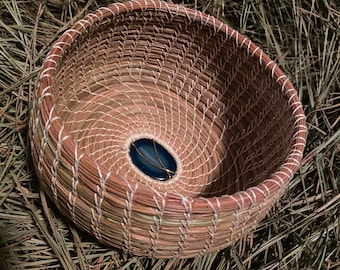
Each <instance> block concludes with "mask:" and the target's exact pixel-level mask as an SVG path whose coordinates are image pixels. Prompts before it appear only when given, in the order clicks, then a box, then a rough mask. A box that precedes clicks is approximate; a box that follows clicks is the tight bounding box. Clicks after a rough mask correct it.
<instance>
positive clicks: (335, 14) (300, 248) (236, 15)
mask: <svg viewBox="0 0 340 270" xmlns="http://www.w3.org/2000/svg"><path fill="white" fill-rule="evenodd" d="M108 4H109V1H100V0H97V1H96V0H92V1H85V0H68V1H63V0H45V1H40V0H39V1H38V0H35V1H26V0H21V1H20V0H17V1H15V0H0V269H140V270H143V269H154V270H156V269H340V129H339V127H340V116H339V115H340V113H339V112H340V4H339V2H338V1H337V0H328V1H326V0H320V1H309V0H308V1H307V0H295V1H288V0H284V1H270V0H262V1H261V0H257V1H250V0H244V1H232V0H230V1H226V2H224V1H220V0H212V1H185V2H182V4H185V5H186V6H187V7H190V8H194V9H199V10H201V11H204V12H207V13H209V14H212V15H214V16H216V17H218V18H219V19H220V20H222V21H224V22H226V23H228V24H230V25H231V26H232V27H234V28H235V29H237V30H238V31H239V32H241V33H242V34H245V35H246V36H248V37H249V38H250V39H251V40H253V41H254V42H256V43H257V44H258V45H259V46H260V47H261V48H263V49H264V50H265V52H266V53H268V54H269V55H270V57H271V58H272V59H274V60H275V61H276V62H277V63H278V64H279V66H280V67H281V68H282V69H283V70H284V72H285V73H286V74H288V75H289V77H290V78H291V80H292V81H293V83H294V85H295V86H296V88H297V90H298V91H299V95H300V98H301V100H302V103H303V105H304V109H305V112H306V116H307V121H308V129H309V135H308V144H307V149H306V152H305V158H304V160H303V165H302V167H301V169H300V171H299V173H298V174H297V175H296V176H295V178H294V179H293V180H292V181H291V184H290V186H289V189H288V190H287V192H286V194H285V196H284V197H283V199H282V200H281V201H280V202H279V203H278V204H277V205H276V206H275V207H274V208H273V209H272V211H271V212H270V214H269V215H268V217H267V218H266V219H265V220H263V221H262V222H261V223H260V225H259V226H258V228H257V230H256V231H254V232H253V234H252V235H250V236H248V237H247V238H246V239H243V240H242V241H240V242H239V243H237V244H236V245H235V246H233V247H231V248H228V249H226V250H223V251H220V252H218V253H213V254H209V255H205V256H203V257H197V258H194V259H186V260H176V259H162V260H157V259H145V258H139V257H130V256H127V255H123V254H121V253H120V252H119V251H117V250H112V249H111V248H108V247H105V246H102V245H100V244H98V243H97V242H96V241H95V240H94V239H92V238H91V237H89V236H87V235H85V234H83V233H82V232H80V231H79V230H77V229H75V228H74V227H73V225H72V224H71V223H69V222H68V221H67V220H65V219H64V218H63V217H62V215H61V214H60V213H59V212H58V211H57V210H56V209H55V208H54V207H53V205H52V204H51V203H50V202H49V201H48V200H46V198H45V196H44V194H42V193H41V192H40V189H39V184H38V182H37V179H36V177H35V174H34V171H33V167H32V164H31V162H30V150H29V147H28V146H29V144H28V138H27V129H28V125H27V124H28V118H29V108H30V97H31V95H32V93H33V91H34V84H35V79H36V76H37V73H38V71H39V67H40V66H41V64H42V61H43V58H44V56H45V55H46V53H47V52H48V50H49V48H50V46H51V44H52V43H53V42H54V41H55V40H56V39H57V37H58V36H59V35H60V34H61V33H62V32H63V31H65V30H66V29H67V28H69V27H70V26H71V25H72V24H73V23H74V22H75V21H76V20H78V19H80V18H82V17H83V16H84V14H86V13H88V12H89V11H91V10H95V9H97V8H99V7H100V6H106V5H108Z"/></svg>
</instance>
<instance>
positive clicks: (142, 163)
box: [129, 139, 177, 181]
mask: <svg viewBox="0 0 340 270" xmlns="http://www.w3.org/2000/svg"><path fill="white" fill-rule="evenodd" d="M129 154H130V157H131V159H132V162H133V163H134V164H135V165H136V166H137V168H139V169H140V170H141V171H142V172H143V173H145V174H146V175H148V176H149V177H151V178H152V179H155V180H158V181H166V180H169V179H171V178H172V177H173V176H174V175H175V173H176V169H177V164H176V160H175V159H174V158H173V156H172V155H171V154H170V153H169V152H168V151H167V150H166V149H165V148H164V147H163V146H162V145H160V144H159V143H157V142H155V141H154V140H152V139H139V140H137V141H134V142H133V143H131V145H130V152H129Z"/></svg>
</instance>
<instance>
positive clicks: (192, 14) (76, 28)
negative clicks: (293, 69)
mask: <svg viewBox="0 0 340 270" xmlns="http://www.w3.org/2000/svg"><path fill="white" fill-rule="evenodd" d="M138 10H140V11H144V10H150V11H163V12H169V13H171V14H173V15H174V16H185V17H187V18H188V19H189V20H191V21H196V22H200V23H202V24H204V25H207V26H209V27H212V28H213V29H214V30H215V31H216V32H217V31H219V32H223V33H225V35H226V38H228V39H230V40H233V41H235V44H236V45H237V46H238V47H239V48H240V49H243V50H245V51H246V52H247V54H248V55H249V57H253V58H256V59H257V60H258V61H259V63H260V65H261V66H263V67H265V69H267V70H268V72H270V74H271V77H272V79H274V80H276V82H277V83H278V84H279V85H281V92H282V94H283V96H285V98H286V99H287V100H288V103H289V106H290V107H291V108H292V110H293V117H294V120H295V122H294V131H295V132H294V136H293V139H294V143H293V144H292V147H291V149H290V152H289V154H288V156H287V157H286V161H285V162H284V163H283V164H282V165H281V167H280V168H279V169H278V170H277V171H276V172H275V173H273V174H272V175H271V176H270V177H268V178H267V179H264V180H263V181H262V182H261V183H260V184H258V185H257V186H254V187H250V188H248V189H246V190H244V191H239V192H236V193H234V194H231V195H221V196H218V197H216V196H214V197H208V198H207V197H196V198H191V197H187V196H184V195H182V194H180V193H176V192H175V191H173V192H168V193H165V194H163V195H161V194H159V192H158V191H157V190H155V189H153V188H152V187H148V186H145V185H142V184H141V183H136V184H131V183H129V182H128V181H127V180H126V179H123V178H122V177H121V176H119V175H115V174H113V173H112V172H109V171H108V170H106V169H105V168H103V167H102V166H100V165H99V164H98V163H97V162H96V161H95V160H94V159H92V158H91V157H89V156H88V155H87V154H86V153H84V152H82V151H81V150H80V149H79V148H78V147H77V143H76V142H75V141H74V140H73V139H72V138H71V136H70V135H69V134H68V132H67V131H66V130H65V129H64V126H63V123H62V120H61V119H60V118H59V117H58V115H57V114H56V112H55V111H54V105H53V98H54V96H53V91H51V89H52V81H53V80H52V77H53V74H54V72H55V71H56V69H57V68H58V65H59V63H60V61H61V59H62V57H63V55H64V54H65V52H66V51H67V49H68V47H69V46H71V44H72V43H73V42H74V41H75V40H76V39H77V38H78V37H79V36H81V35H82V34H83V33H84V32H86V30H87V29H89V28H91V26H92V25H93V24H94V23H96V22H100V21H102V20H104V19H114V17H115V16H116V15H117V14H120V13H129V12H132V11H138ZM36 89H37V92H36V95H37V96H38V97H39V101H38V102H37V103H38V104H34V105H33V107H34V106H39V111H40V113H41V117H42V119H44V121H45V123H46V122H49V123H52V122H53V125H50V126H49V130H48V132H51V133H54V134H57V135H56V136H57V138H59V142H61V143H62V144H63V148H64V150H65V151H66V153H67V155H68V158H69V159H71V161H73V163H74V162H78V164H79V162H80V158H81V159H82V161H84V162H86V164H89V166H88V167H87V168H83V169H84V170H86V171H87V172H88V174H87V175H91V170H97V171H98V173H99V176H100V179H103V178H105V180H106V181H105V182H106V183H107V185H108V190H109V189H111V188H114V187H118V186H119V187H120V188H122V187H124V188H126V190H131V191H132V190H133V191H134V194H135V196H138V192H142V193H141V194H145V193H146V194H148V193H149V194H153V195H154V196H155V197H156V198H157V200H158V201H159V202H161V201H162V200H164V198H166V200H167V201H172V202H176V204H178V203H179V204H180V205H183V201H185V202H190V203H191V205H192V208H193V209H194V208H195V212H196V211H202V213H206V212H215V211H216V209H223V211H227V210H230V209H242V208H245V207H249V206H251V205H252V204H254V203H255V202H259V201H264V200H266V199H267V198H269V197H272V196H275V198H277V196H278V197H279V196H280V195H281V194H282V193H283V192H284V190H285V189H286V186H287V185H288V183H289V181H290V180H291V179H292V178H293V176H294V174H295V173H296V172H297V170H298V169H299V167H300V162H301V160H302V157H303V151H304V148H305V144H306V137H307V128H306V117H305V114H304V111H303V107H302V104H301V102H300V100H299V97H298V93H297V91H296V90H295V88H294V86H293V84H292V83H291V81H290V80H289V78H288V77H287V76H286V75H285V74H284V73H283V71H282V70H281V69H280V68H279V67H278V66H277V64H276V63H275V62H274V61H273V60H271V59H270V58H269V56H267V55H266V54H265V53H264V52H263V50H262V49H260V48H259V47H258V46H257V45H256V44H254V43H253V42H252V41H251V40H250V39H248V38H247V37H245V36H243V35H242V34H240V33H239V32H237V31H236V30H234V29H232V28H231V27H229V26H228V25H226V24H225V23H223V22H221V21H219V20H218V19H216V18H214V17H213V16H211V15H208V14H205V13H202V12H200V11H197V10H192V9H188V8H186V7H184V6H182V5H177V4H172V3H167V2H163V1H153V0H134V1H129V2H124V3H114V4H112V5H110V6H108V7H102V8H99V9H97V10H96V11H94V12H92V13H89V14H88V15H86V16H85V17H84V18H83V19H81V20H79V21H77V22H76V23H75V24H74V25H73V26H72V27H71V28H70V29H68V30H66V31H65V32H64V33H63V34H62V35H61V36H60V38H59V39H58V40H57V41H56V43H55V44H54V45H53V46H52V48H51V49H50V51H49V53H48V55H47V57H46V58H45V61H44V63H43V66H42V68H41V71H40V74H39V76H38V83H37V87H36ZM37 93H38V94H37ZM37 119H38V116H37ZM37 119H32V120H31V121H30V125H31V127H32V126H34V125H35V123H36V122H37V121H38V120H37ZM33 129H34V128H33ZM31 130H32V128H31ZM33 132H34V131H33ZM66 141H68V144H66V143H64V142H66ZM58 147H61V145H60V146H59V145H58ZM72 153H73V154H72ZM74 155H75V156H76V158H74ZM77 157H78V158H79V159H77ZM92 174H93V173H92ZM104 176H105V177H104ZM91 188H93V187H91ZM145 203H146V204H148V203H147V202H145ZM166 205H167V209H170V210H171V211H173V212H183V211H185V209H182V208H175V207H171V205H173V204H172V203H167V204H166ZM148 206H151V207H153V206H154V204H153V203H152V205H151V204H150V205H148ZM169 206H170V207H169Z"/></svg>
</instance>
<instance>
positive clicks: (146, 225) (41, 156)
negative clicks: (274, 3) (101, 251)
mask: <svg viewBox="0 0 340 270" xmlns="http://www.w3.org/2000/svg"><path fill="white" fill-rule="evenodd" d="M30 125H31V128H30V136H31V142H32V144H31V145H32V155H33V161H34V164H35V167H36V172H37V175H38V177H39V179H40V182H41V184H42V186H43V189H44V190H45V192H46V193H47V194H48V195H49V197H50V198H51V199H52V200H53V201H54V203H55V204H56V205H57V207H58V208H59V209H60V211H61V212H62V213H63V214H64V215H66V216H67V217H68V218H69V219H71V220H73V222H74V223H75V224H76V225H77V226H78V227H79V228H81V229H83V230H85V231H87V232H89V233H91V234H93V235H94V236H95V237H96V238H97V239H98V240H99V241H100V242H102V243H105V244H108V245H111V246H114V247H118V248H121V249H123V250H124V251H125V252H128V253H132V254H135V255H142V256H149V257H159V258H160V257H193V256H197V255H202V254H205V253H208V252H212V251H216V250H219V249H222V248H224V247H226V246H228V245H230V244H232V243H234V242H235V241H237V240H238V239H240V238H242V237H243V236H245V235H246V234H247V233H248V232H249V231H250V230H252V229H253V228H255V227H256V225H257V223H258V222H259V221H260V220H261V219H262V218H263V217H264V216H265V215H266V213H267V212H268V210H269V209H270V207H271V206H272V205H273V204H274V203H275V202H276V201H277V200H278V199H279V198H280V196H281V195H282V194H283V192H284V191H285V188H286V187H287V184H288V183H289V180H290V179H291V178H292V177H293V175H294V173H295V172H296V171H297V169H298V167H299V162H300V160H301V157H302V154H303V150H304V146H305V137H306V126H305V116H304V112H303V109H302V106H301V103H300V101H299V99H298V95H297V93H296V91H295V89H294V87H293V85H292V83H291V82H290V81H289V79H288V78H287V77H286V76H285V75H284V74H283V73H282V71H281V70H280V69H279V68H278V67H277V65H276V64H275V63H274V62H273V61H272V60H270V59H269V57H268V56H267V55H266V54H265V53H263V51H262V50H261V49H260V48H259V47H257V46H256V45H255V44H254V43H252V42H251V41H250V40H249V39H248V38H245V37H244V36H242V35H241V34H239V33H238V32H237V31H235V30H233V29H231V28H230V27H228V26H227V25H225V24H223V23H222V22H220V21H218V20H217V19H215V18H213V17H211V16H209V15H206V14H204V13H201V12H199V11H194V10H190V9H186V8H185V7H183V6H180V5H174V4H168V3H166V2H158V1H136V2H126V3H118V4H114V5H112V6H109V7H107V8H100V9H98V10H97V11H96V12H94V13H91V14H89V15H87V16H86V17H85V18H84V19H82V20H80V21H78V22H77V23H76V24H75V25H74V26H73V27H72V28H71V29H69V30H68V31H66V32H65V33H64V34H63V35H62V36H61V37H60V38H59V40H58V41H57V42H56V43H55V44H54V45H53V47H52V49H51V51H50V52H49V54H48V56H47V57H46V60H45V62H44V64H43V67H42V70H41V73H40V76H39V82H38V85H37V89H36V93H35V97H34V99H33V110H32V117H31V122H30Z"/></svg>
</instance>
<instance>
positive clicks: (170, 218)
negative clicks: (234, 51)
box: [30, 1, 306, 258]
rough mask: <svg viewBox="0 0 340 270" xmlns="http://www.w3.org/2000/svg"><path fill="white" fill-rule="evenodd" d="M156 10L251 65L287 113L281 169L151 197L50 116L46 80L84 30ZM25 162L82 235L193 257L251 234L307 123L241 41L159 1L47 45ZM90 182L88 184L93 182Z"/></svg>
mask: <svg viewBox="0 0 340 270" xmlns="http://www.w3.org/2000/svg"><path fill="white" fill-rule="evenodd" d="M135 10H150V11H154V10H161V11H164V12H168V13H170V14H173V16H185V17H187V18H189V20H190V21H191V20H192V21H197V22H201V23H202V24H204V25H207V26H210V27H212V28H214V29H215V31H218V32H222V33H224V34H225V37H226V39H230V40H232V41H234V42H235V44H236V45H237V47H238V48H240V49H242V50H244V51H245V52H247V54H248V55H249V57H251V58H254V59H257V61H259V63H260V65H261V66H263V67H264V68H265V69H266V70H268V73H269V74H271V77H272V79H273V80H275V81H276V83H277V84H278V85H280V86H281V91H282V95H283V96H284V98H285V99H286V101H287V103H288V104H289V106H290V107H291V111H292V113H293V119H294V134H293V138H292V147H291V149H290V151H289V154H288V156H287V158H286V160H285V162H284V163H283V164H282V166H281V167H280V168H279V169H278V170H277V171H276V172H275V173H273V174H271V175H270V176H269V177H268V179H263V181H262V183H260V184H258V185H257V186H254V187H250V188H248V189H246V190H243V191H239V192H237V193H235V194H232V195H221V196H213V197H196V198H191V197H190V196H185V195H181V194H180V193H176V192H163V193H162V192H158V191H157V190H156V189H153V188H151V187H148V186H146V185H143V184H141V183H132V182H130V181H128V180H127V179H124V178H123V177H120V176H118V175H115V173H114V172H110V171H108V170H107V169H105V168H104V167H103V166H101V165H100V164H98V163H97V162H96V161H95V160H93V159H92V158H91V157H89V156H88V155H87V154H85V153H84V152H83V151H82V150H81V149H79V147H78V145H77V143H75V142H74V140H73V139H72V137H71V136H70V134H69V133H68V131H67V130H66V129H65V127H64V124H63V121H62V119H61V118H60V117H59V116H58V115H57V114H56V112H55V104H54V102H55V100H56V98H55V93H54V89H53V76H54V74H55V72H56V70H57V69H58V67H59V65H60V62H61V61H62V56H63V55H64V54H65V53H66V52H67V50H68V49H69V48H70V47H71V46H72V44H73V42H74V41H75V40H76V39H77V38H79V37H80V36H81V35H83V33H85V32H86V30H87V29H89V28H91V26H92V25H94V24H95V23H98V22H100V21H105V20H114V18H115V16H116V14H119V13H126V14H128V13H129V12H131V11H135ZM30 137H31V147H32V156H33V161H34V164H35V168H36V172H37V175H38V178H39V179H40V182H41V184H42V186H43V189H44V190H45V192H46V193H47V194H48V195H49V197H50V198H51V199H52V200H53V201H54V203H55V204H56V205H57V206H58V208H59V209H60V210H61V212H62V213H63V214H65V215H66V216H67V217H68V218H70V219H71V220H73V222H74V223H75V224H76V225H77V226H78V227H79V228H81V229H83V230H85V231H87V232H89V233H91V234H93V235H95V237H96V238H97V239H98V240H99V241H101V242H103V243H105V244H108V245H111V246H114V247H117V248H120V249H123V251H125V252H127V253H132V254H135V255H141V256H148V257H158V258H162V257H163V258H165V257H181V258H185V257H193V256H198V255H202V254H205V253H209V252H213V251H216V250H220V249H222V248H225V247H226V246H228V245H231V244H233V243H234V242H235V241H237V240H238V239H240V238H241V237H243V236H245V235H246V234H247V233H248V232H249V231H250V230H252V229H254V228H255V227H256V225H257V223H258V222H259V221H260V220H261V219H262V218H263V217H264V216H265V214H266V213H267V212H268V210H269V209H270V208H271V207H272V205H273V204H274V203H275V202H276V201H277V200H278V199H279V198H280V196H281V195H282V194H283V192H284V191H285V189H286V187H287V185H288V183H289V181H290V179H291V178H292V177H293V175H294V173H295V172H296V171H297V170H298V168H299V165H300V160H301V158H302V155H303V150H304V147H305V138H306V122H305V116H304V112H303V109H302V105H301V103H300V101H299V98H298V95H297V92H296V90H295V89H294V87H293V85H292V83H291V82H290V80H289V79H288V78H287V77H286V76H285V75H284V74H283V72H282V71H281V70H280V69H279V68H278V67H277V65H276V64H275V63H274V62H273V61H272V60H271V59H270V58H269V57H268V56H267V55H266V54H265V53H263V51H262V50H261V49H260V48H259V47H257V46H256V45H255V44H254V43H252V42H251V41H250V40H249V39H248V38H246V37H244V36H242V35H241V34H239V33H238V32H237V31H235V30H233V29H231V28H230V27H228V26H227V25H225V24H223V23H222V22H220V21H218V20H217V19H215V18H213V17H211V16H209V15H206V14H203V13H201V12H199V11H193V10H189V9H186V8H185V7H183V6H180V5H174V4H169V3H166V2H158V1H134V2H126V3H117V4H114V5H112V6H109V7H105V8H100V9H99V10H97V11H95V12H94V13H91V14H89V15H87V16H86V17H85V18H84V19H82V20H80V21H78V22H77V23H76V24H75V25H74V26H73V27H72V28H71V29H69V30H67V31H66V32H65V33H64V34H63V35H62V36H61V37H60V39H59V40H58V41H57V42H56V43H55V44H54V45H53V47H52V49H51V50H50V52H49V54H48V55H47V57H46V59H45V62H44V64H43V67H42V71H41V73H40V75H39V81H38V84H37V89H36V93H35V97H34V99H33V108H32V114H31V120H30ZM94 180H95V181H94Z"/></svg>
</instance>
